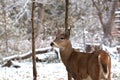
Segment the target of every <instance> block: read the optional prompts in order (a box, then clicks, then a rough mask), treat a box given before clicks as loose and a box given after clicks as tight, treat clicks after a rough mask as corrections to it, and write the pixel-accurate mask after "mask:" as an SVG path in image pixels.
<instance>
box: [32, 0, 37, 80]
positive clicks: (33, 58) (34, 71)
mask: <svg viewBox="0 0 120 80" xmlns="http://www.w3.org/2000/svg"><path fill="white" fill-rule="evenodd" d="M34 11H35V0H33V1H32V17H31V20H32V60H33V80H37V70H36V52H35V32H34Z"/></svg>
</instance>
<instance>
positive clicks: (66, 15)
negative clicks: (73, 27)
mask: <svg viewBox="0 0 120 80" xmlns="http://www.w3.org/2000/svg"><path fill="white" fill-rule="evenodd" d="M68 10H69V0H66V12H65V32H66V31H67V30H68Z"/></svg>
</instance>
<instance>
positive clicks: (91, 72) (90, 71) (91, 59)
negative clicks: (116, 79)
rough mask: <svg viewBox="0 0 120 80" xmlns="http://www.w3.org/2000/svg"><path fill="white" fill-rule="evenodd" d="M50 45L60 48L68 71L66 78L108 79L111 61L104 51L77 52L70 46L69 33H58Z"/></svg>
mask: <svg viewBox="0 0 120 80" xmlns="http://www.w3.org/2000/svg"><path fill="white" fill-rule="evenodd" d="M51 46H54V47H58V48H59V49H60V56H61V59H62V62H63V63H64V65H65V67H66V70H67V71H68V74H69V75H68V76H69V77H68V80H71V76H72V77H73V78H74V80H102V79H103V80H110V68H111V61H110V56H109V55H108V53H106V52H105V51H102V50H100V51H94V52H93V53H91V54H90V53H83V52H78V51H76V50H74V49H73V48H72V45H71V42H70V40H69V35H67V34H66V33H62V34H58V35H57V37H56V39H55V40H54V41H53V42H52V43H51Z"/></svg>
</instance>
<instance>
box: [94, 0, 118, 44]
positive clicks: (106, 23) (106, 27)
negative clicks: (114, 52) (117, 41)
mask: <svg viewBox="0 0 120 80" xmlns="http://www.w3.org/2000/svg"><path fill="white" fill-rule="evenodd" d="M92 2H93V4H94V5H95V7H96V9H97V11H98V17H99V20H100V23H101V25H102V28H103V32H104V37H103V42H102V43H103V44H105V45H108V46H110V45H111V42H112V36H111V30H112V27H113V22H114V16H115V9H116V7H117V2H118V0H111V2H110V3H111V4H110V6H109V11H108V13H107V14H108V16H107V20H104V19H103V18H104V17H105V16H103V11H105V6H104V5H105V2H104V1H103V2H102V3H103V4H100V1H99V0H98V1H95V0H92ZM106 5H107V4H106Z"/></svg>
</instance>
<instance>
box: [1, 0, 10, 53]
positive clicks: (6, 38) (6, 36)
mask: <svg viewBox="0 0 120 80" xmlns="http://www.w3.org/2000/svg"><path fill="white" fill-rule="evenodd" d="M1 3H2V4H3V16H4V29H5V44H6V55H7V53H8V35H7V23H6V10H5V8H6V0H2V1H1Z"/></svg>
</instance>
